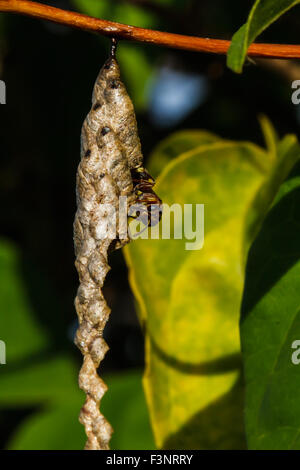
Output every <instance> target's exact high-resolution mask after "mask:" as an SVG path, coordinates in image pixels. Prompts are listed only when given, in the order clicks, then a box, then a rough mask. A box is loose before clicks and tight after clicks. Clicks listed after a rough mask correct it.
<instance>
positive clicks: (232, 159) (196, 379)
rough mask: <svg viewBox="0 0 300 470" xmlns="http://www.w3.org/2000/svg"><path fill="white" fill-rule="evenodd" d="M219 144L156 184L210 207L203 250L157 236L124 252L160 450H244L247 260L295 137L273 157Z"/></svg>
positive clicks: (185, 158)
mask: <svg viewBox="0 0 300 470" xmlns="http://www.w3.org/2000/svg"><path fill="white" fill-rule="evenodd" d="M174 138H175V139H177V138H178V136H175V137H174ZM215 140H216V141H215V142H213V143H210V144H207V145H200V146H198V147H196V148H193V146H192V145H191V148H192V150H190V151H187V152H185V153H183V154H182V155H179V156H177V158H175V159H174V160H172V161H171V163H169V164H168V165H167V167H166V168H165V169H164V171H163V173H162V174H161V176H160V177H159V179H158V182H157V185H156V187H155V190H156V192H157V193H158V195H159V196H160V197H161V198H162V200H163V202H164V203H166V204H169V205H172V204H173V203H177V204H180V205H181V207H182V208H183V206H184V204H204V208H205V209H204V210H205V217H204V220H205V241H204V247H203V249H202V250H194V251H193V250H192V251H191V250H186V243H187V242H190V240H187V239H182V240H174V239H171V240H164V239H160V240H153V239H152V240H137V241H134V242H133V243H131V244H130V245H129V247H127V248H126V251H125V253H126V259H127V262H128V265H129V268H130V282H131V286H132V289H133V291H134V294H135V297H136V299H137V302H138V304H139V311H140V317H141V321H142V323H143V325H144V327H145V331H146V371H145V378H144V387H145V392H146V397H147V401H148V406H149V409H150V415H151V422H152V426H153V430H154V434H155V439H156V443H157V445H158V447H159V448H200V449H232V448H245V439H244V425H243V419H242V415H243V413H242V409H243V387H242V384H241V379H240V341H239V329H238V323H239V313H240V304H241V298H242V292H243V286H244V276H245V275H244V272H245V262H246V256H247V252H248V249H249V246H250V243H251V242H252V240H253V234H254V233H255V230H254V227H257V225H258V224H259V223H261V218H262V215H264V214H265V212H266V210H267V207H268V206H269V204H270V203H271V201H272V198H273V197H274V188H275V186H276V184H277V186H278V185H279V184H280V182H281V180H282V178H284V176H285V175H286V172H288V171H289V169H290V167H291V166H292V164H293V163H294V161H295V155H294V152H293V155H292V153H291V152H290V151H289V149H290V148H291V146H293V145H295V142H294V141H293V142H291V141H290V140H289V138H288V140H289V142H287V141H286V142H285V144H284V145H283V146H282V148H281V153H280V156H278V157H276V158H274V154H273V152H270V151H268V152H266V151H264V150H262V149H260V148H259V147H257V146H255V145H253V144H250V143H243V142H242V143H233V142H228V141H223V140H221V139H219V140H217V139H215ZM171 144H172V139H171V138H169V139H168V145H166V148H170V146H171V147H172V145H171ZM162 145H163V144H162ZM162 145H161V146H160V148H159V153H160V155H161V154H162V158H166V157H167V155H163V152H162V148H163V147H162ZM173 148H175V147H173ZM156 158H157V157H156V156H155V154H154V157H153V159H154V160H155V159H156ZM156 161H157V160H156ZM150 167H151V163H150ZM278 168H281V174H280V181H279V179H278V174H279V171H278ZM265 188H268V190H266V189H265ZM163 217H164V216H163Z"/></svg>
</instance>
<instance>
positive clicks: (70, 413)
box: [0, 358, 155, 450]
mask: <svg viewBox="0 0 300 470" xmlns="http://www.w3.org/2000/svg"><path fill="white" fill-rule="evenodd" d="M55 370H56V371H57V376H56V377H54V371H55ZM75 372H76V369H75V364H73V363H72V362H71V361H69V360H67V359H66V358H56V359H54V360H53V361H52V362H48V363H47V362H46V361H44V362H43V363H42V364H41V367H40V368H31V370H30V371H27V374H26V375H24V373H23V374H22V373H21V374H15V375H14V379H13V380H10V385H8V384H7V382H6V383H5V382H4V383H3V382H1V398H0V406H1V405H4V404H5V405H6V406H7V405H9V406H11V407H12V406H19V405H22V406H24V405H25V404H26V405H32V404H35V405H36V404H43V408H42V409H41V411H39V412H37V413H34V414H32V415H30V416H29V417H28V418H27V419H26V420H24V421H23V422H22V424H21V425H20V426H19V428H18V429H17V431H16V433H15V434H14V435H13V437H12V438H11V439H10V442H9V443H8V445H7V448H8V449H11V450H31V449H34V450H73V449H78V450H80V449H82V448H83V446H84V441H85V435H84V430H83V427H82V426H81V425H80V424H79V421H78V415H79V410H80V407H81V405H82V403H83V401H84V394H83V393H82V392H80V391H79V390H78V388H77V386H76V383H75V380H74V378H75ZM104 380H105V382H106V383H107V385H108V387H109V393H107V394H105V395H104V398H103V402H102V409H103V413H104V415H105V416H106V417H107V418H108V419H109V421H110V422H111V424H112V425H113V427H114V428H115V432H114V434H113V439H112V443H111V445H112V448H113V449H119V450H130V449H137V450H139V449H148V450H149V449H154V448H155V446H154V442H153V437H152V433H151V429H150V424H149V417H148V412H147V407H146V403H145V398H144V394H143V390H142V387H141V372H139V371H134V372H127V373H121V374H114V375H111V376H107V377H105V378H104ZM17 382H18V383H17ZM18 384H19V391H18V394H16V389H15V387H16V386H18ZM2 385H4V388H2ZM11 393H12V396H11Z"/></svg>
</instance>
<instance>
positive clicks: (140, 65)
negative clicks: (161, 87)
mask: <svg viewBox="0 0 300 470" xmlns="http://www.w3.org/2000/svg"><path fill="white" fill-rule="evenodd" d="M118 61H119V63H120V67H121V70H122V77H123V78H124V81H125V82H126V84H127V87H128V92H129V95H130V97H131V99H132V102H133V104H134V107H135V109H138V110H139V111H141V110H143V109H145V107H146V105H147V93H146V86H147V83H148V80H149V78H150V76H151V73H152V68H153V64H152V61H151V60H150V57H149V56H148V55H147V51H146V50H145V49H144V48H139V47H136V46H132V45H131V44H122V47H120V48H119V49H118Z"/></svg>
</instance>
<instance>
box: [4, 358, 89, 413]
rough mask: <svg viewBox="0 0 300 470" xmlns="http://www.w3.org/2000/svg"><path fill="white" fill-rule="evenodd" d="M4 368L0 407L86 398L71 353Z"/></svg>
mask: <svg viewBox="0 0 300 470" xmlns="http://www.w3.org/2000/svg"><path fill="white" fill-rule="evenodd" d="M5 368H6V369H1V378H0V406H1V407H3V406H10V407H12V406H15V407H16V406H32V405H36V404H42V403H45V402H66V401H69V400H71V399H72V398H74V399H75V400H76V399H77V398H78V396H79V398H80V399H81V400H82V401H83V399H84V394H83V392H81V391H80V390H79V389H78V385H77V370H76V367H75V364H74V362H73V361H72V360H71V358H69V357H68V356H56V357H52V358H43V357H42V356H41V358H40V360H39V361H38V362H33V363H32V362H30V361H29V362H28V364H27V365H26V366H25V367H23V368H22V367H20V368H19V369H17V370H15V369H14V368H12V369H10V368H9V367H8V366H5Z"/></svg>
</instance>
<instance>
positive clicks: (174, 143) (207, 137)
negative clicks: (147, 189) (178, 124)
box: [148, 129, 219, 178]
mask: <svg viewBox="0 0 300 470" xmlns="http://www.w3.org/2000/svg"><path fill="white" fill-rule="evenodd" d="M217 140H219V137H217V136H216V135H215V134H212V133H210V132H207V131H201V130H195V129H191V130H184V131H178V132H175V133H174V134H172V135H171V136H170V137H167V138H166V139H164V140H163V141H162V142H161V143H160V144H159V145H158V146H157V148H156V149H155V151H154V152H153V153H152V155H151V156H150V159H149V164H148V169H149V171H150V173H151V175H152V176H153V177H154V178H156V177H157V176H158V175H159V173H161V171H162V170H163V169H164V167H165V166H166V165H167V164H168V163H170V161H171V160H172V159H173V158H175V157H177V156H178V155H182V154H183V153H185V152H188V151H190V150H192V149H194V148H196V147H200V146H201V145H205V144H210V143H211V142H216V141H217Z"/></svg>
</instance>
